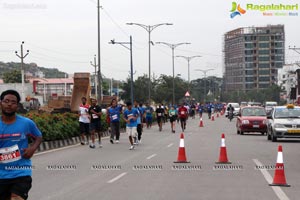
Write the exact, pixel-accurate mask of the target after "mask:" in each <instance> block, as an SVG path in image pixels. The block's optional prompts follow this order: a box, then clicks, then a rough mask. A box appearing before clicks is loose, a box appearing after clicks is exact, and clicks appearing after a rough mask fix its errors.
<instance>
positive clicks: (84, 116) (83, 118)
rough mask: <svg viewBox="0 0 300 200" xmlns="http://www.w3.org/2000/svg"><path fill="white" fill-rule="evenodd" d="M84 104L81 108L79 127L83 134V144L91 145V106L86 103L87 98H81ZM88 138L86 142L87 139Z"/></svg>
mask: <svg viewBox="0 0 300 200" xmlns="http://www.w3.org/2000/svg"><path fill="white" fill-rule="evenodd" d="M81 102H82V104H80V106H79V127H80V133H81V144H82V145H85V144H89V134H90V130H89V129H90V115H89V108H90V106H89V105H88V104H87V103H86V97H82V98H81ZM84 136H86V141H85V137H84Z"/></svg>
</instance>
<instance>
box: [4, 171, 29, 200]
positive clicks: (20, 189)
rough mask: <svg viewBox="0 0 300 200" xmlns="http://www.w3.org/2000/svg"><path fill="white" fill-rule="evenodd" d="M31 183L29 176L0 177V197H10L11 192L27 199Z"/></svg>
mask: <svg viewBox="0 0 300 200" xmlns="http://www.w3.org/2000/svg"><path fill="white" fill-rule="evenodd" d="M31 183H32V178H31V176H22V177H18V178H13V179H0V199H10V196H11V194H12V193H13V194H16V195H18V196H20V197H22V198H23V199H27V198H28V192H29V190H30V188H31Z"/></svg>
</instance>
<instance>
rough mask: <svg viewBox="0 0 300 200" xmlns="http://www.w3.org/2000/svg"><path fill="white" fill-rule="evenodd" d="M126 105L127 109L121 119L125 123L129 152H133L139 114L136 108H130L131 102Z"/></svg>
mask: <svg viewBox="0 0 300 200" xmlns="http://www.w3.org/2000/svg"><path fill="white" fill-rule="evenodd" d="M126 105H127V109H126V110H125V111H124V115H123V118H124V121H125V122H126V133H127V135H128V137H129V142H130V144H131V146H130V150H133V149H134V144H133V138H134V137H136V136H137V118H138V117H139V112H138V110H137V109H136V108H132V103H131V102H127V103H126Z"/></svg>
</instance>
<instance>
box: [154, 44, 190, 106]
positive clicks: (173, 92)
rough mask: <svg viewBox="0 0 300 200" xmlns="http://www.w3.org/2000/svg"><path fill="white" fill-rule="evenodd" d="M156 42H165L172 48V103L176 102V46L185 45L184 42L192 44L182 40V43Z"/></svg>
mask: <svg viewBox="0 0 300 200" xmlns="http://www.w3.org/2000/svg"><path fill="white" fill-rule="evenodd" d="M156 44H164V45H167V46H168V47H170V48H171V49H172V69H173V88H172V96H173V97H172V104H173V105H174V104H175V72H174V71H175V67H174V50H175V48H176V47H178V46H180V45H184V44H191V43H188V42H182V43H176V44H170V43H167V42H156Z"/></svg>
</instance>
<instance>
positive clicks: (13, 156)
mask: <svg viewBox="0 0 300 200" xmlns="http://www.w3.org/2000/svg"><path fill="white" fill-rule="evenodd" d="M20 159H21V153H20V150H19V147H18V145H14V146H11V147H5V148H2V149H0V163H10V162H14V161H17V160H20Z"/></svg>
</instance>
